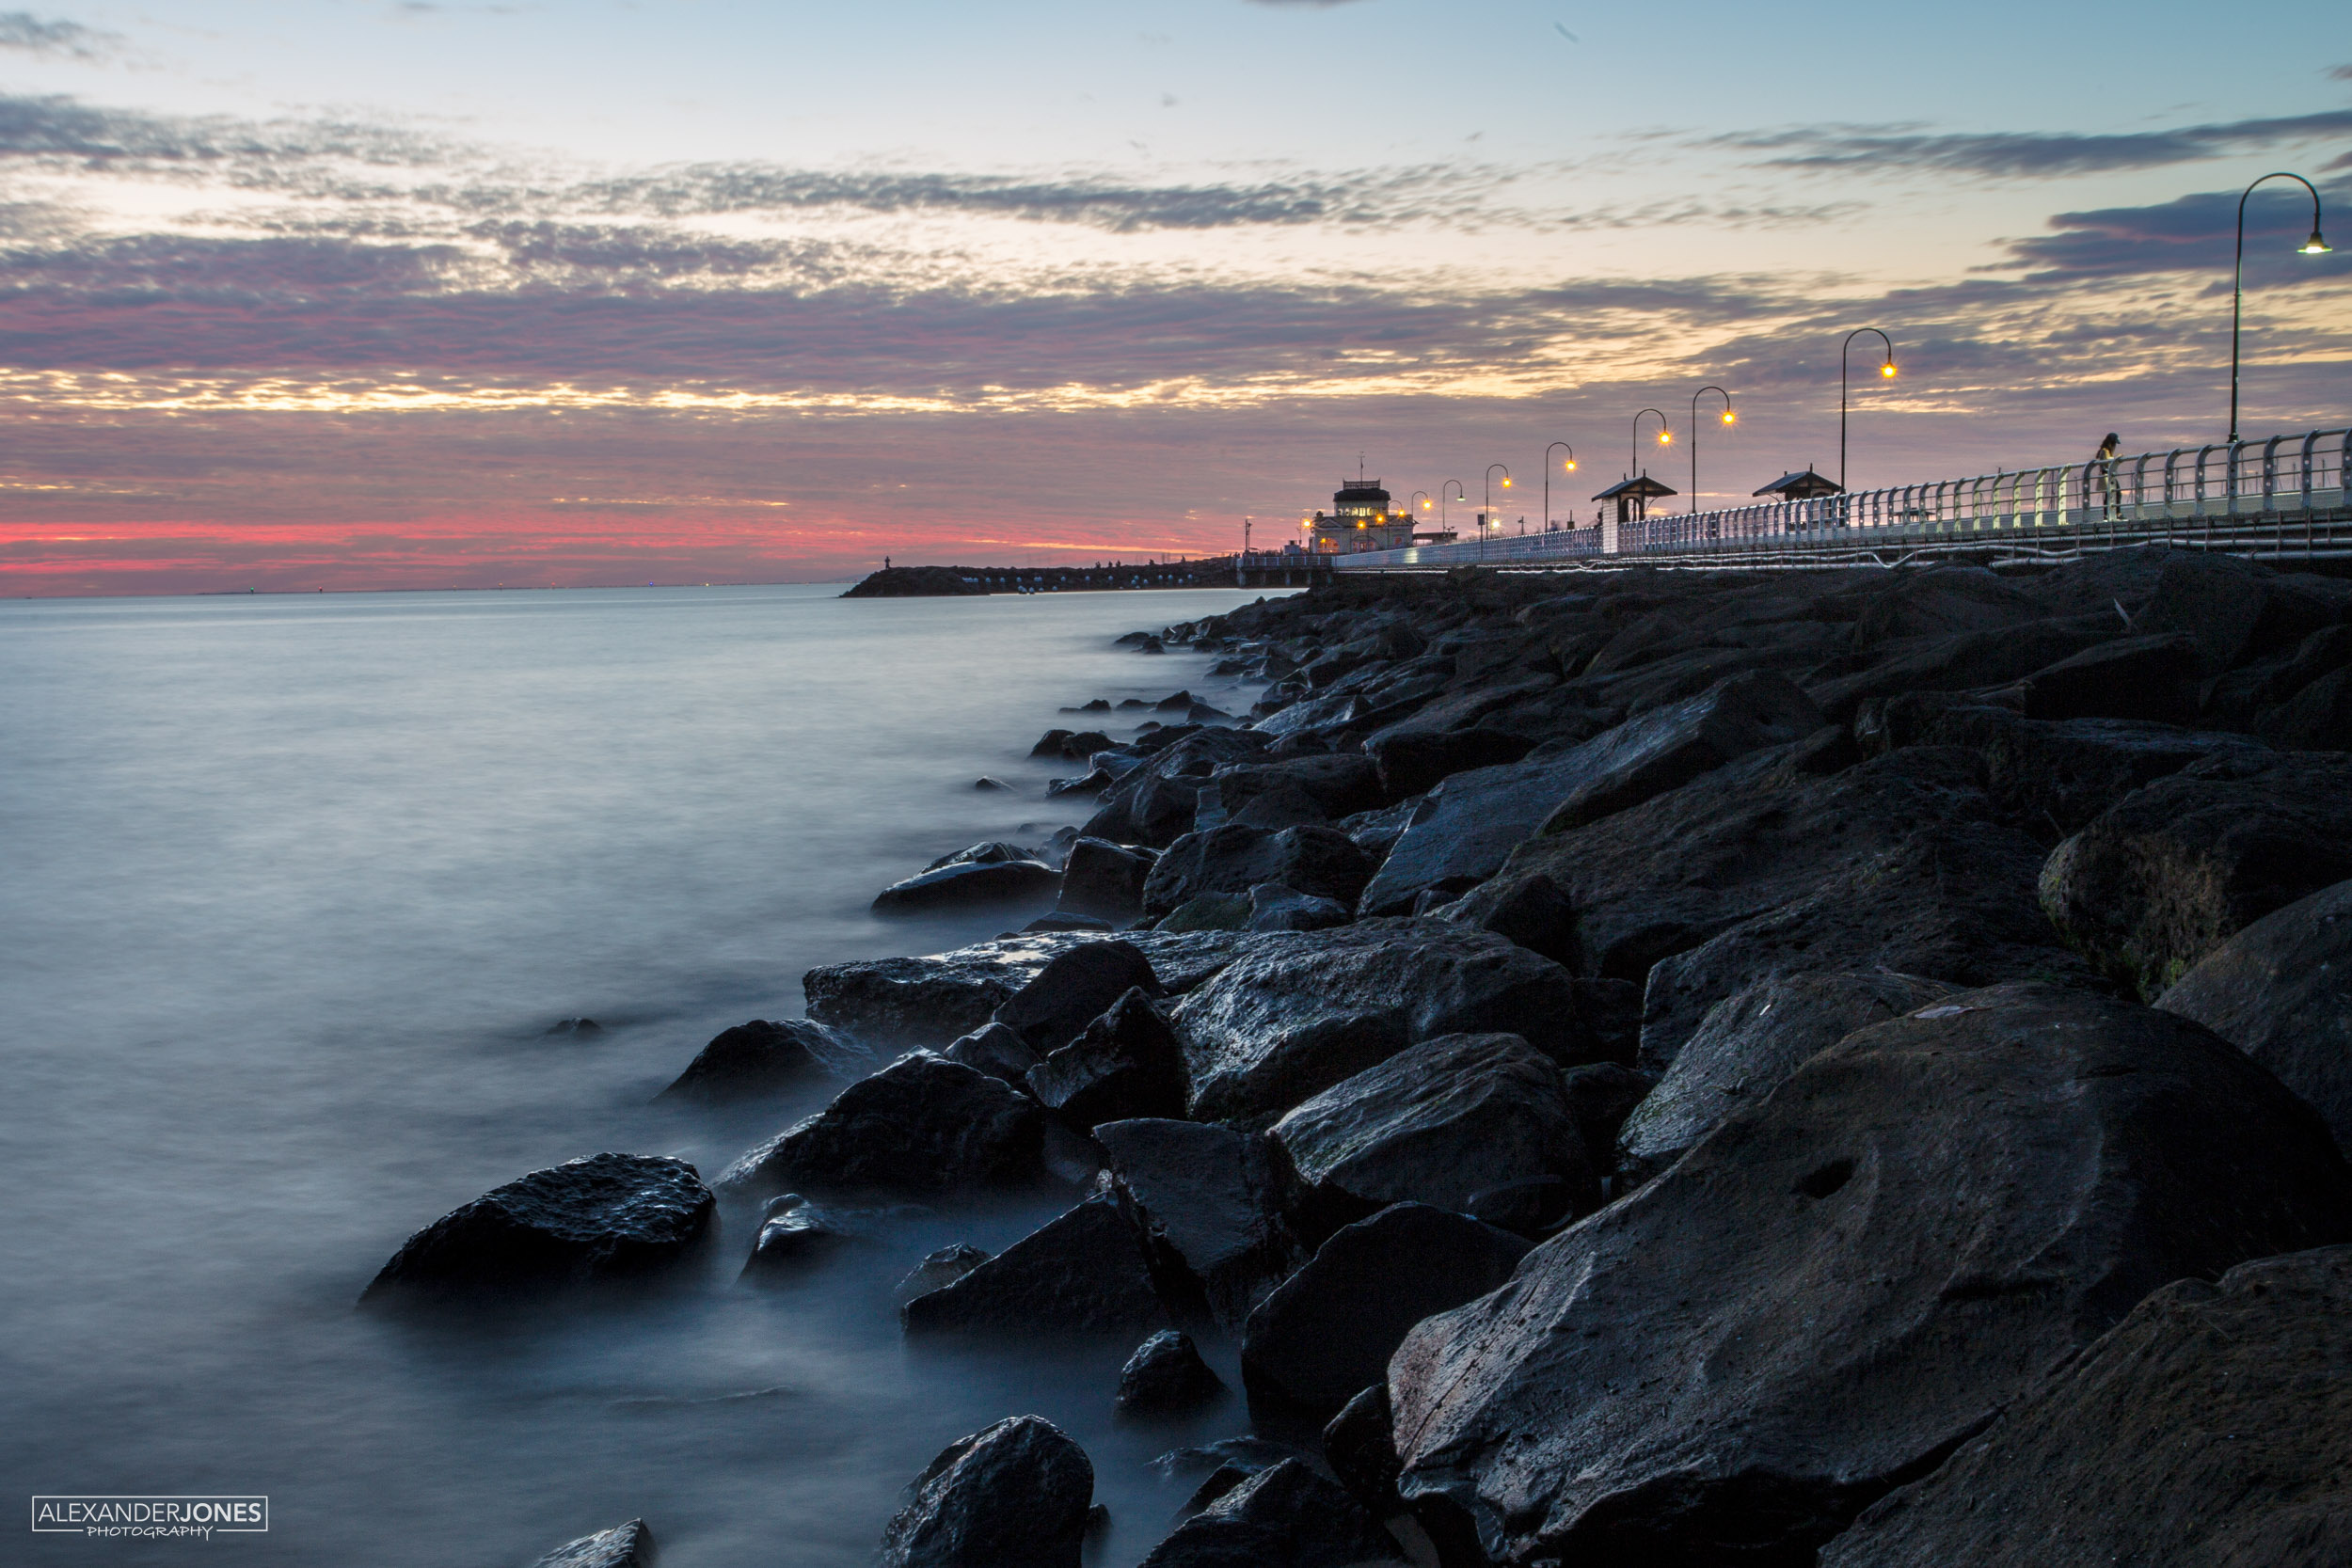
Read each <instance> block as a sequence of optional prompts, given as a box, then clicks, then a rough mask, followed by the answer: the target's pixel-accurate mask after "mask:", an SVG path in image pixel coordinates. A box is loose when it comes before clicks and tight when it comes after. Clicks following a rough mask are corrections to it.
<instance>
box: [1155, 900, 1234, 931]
mask: <svg viewBox="0 0 2352 1568" xmlns="http://www.w3.org/2000/svg"><path fill="white" fill-rule="evenodd" d="M1248 928H1249V897H1248V895H1247V894H1240V893H1204V894H1202V895H1200V896H1199V897H1198V898H1187V899H1185V900H1184V902H1183V903H1181V904H1179V905H1177V906H1176V907H1175V908H1174V909H1172V910H1170V911H1168V913H1166V914H1164V915H1162V916H1160V918H1159V921H1158V923H1157V924H1156V925H1155V926H1154V927H1152V929H1154V930H1156V931H1172V932H1176V933H1178V934H1180V935H1181V934H1182V933H1184V932H1186V931H1244V930H1248Z"/></svg>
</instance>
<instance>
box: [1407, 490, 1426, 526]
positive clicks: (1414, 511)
mask: <svg viewBox="0 0 2352 1568" xmlns="http://www.w3.org/2000/svg"><path fill="white" fill-rule="evenodd" d="M1415 501H1419V502H1421V504H1420V505H1419V506H1415V505H1414V504H1413V503H1414V502H1415ZM1405 510H1406V514H1407V515H1410V516H1411V517H1412V519H1413V520H1414V521H1415V522H1419V521H1420V520H1421V515H1422V513H1424V512H1426V511H1428V510H1429V492H1428V491H1426V490H1416V491H1414V492H1413V493H1412V494H1411V495H1409V496H1407V497H1406V498H1405Z"/></svg>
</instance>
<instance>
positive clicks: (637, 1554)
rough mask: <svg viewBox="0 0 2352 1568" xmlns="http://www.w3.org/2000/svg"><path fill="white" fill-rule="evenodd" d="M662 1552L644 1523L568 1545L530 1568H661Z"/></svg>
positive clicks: (600, 1532) (630, 1523)
mask: <svg viewBox="0 0 2352 1568" xmlns="http://www.w3.org/2000/svg"><path fill="white" fill-rule="evenodd" d="M660 1561H661V1552H660V1547H658V1546H656V1545H655V1544H654V1539H653V1529H652V1528H651V1527H650V1526H648V1525H647V1524H646V1523H645V1521H644V1520H643V1519H631V1520H630V1521H628V1523H627V1524H625V1525H615V1526H613V1527H612V1528H611V1529H600V1530H598V1531H596V1534H594V1535H583V1536H581V1537H580V1539H579V1540H577V1541H571V1542H566V1543H565V1544H563V1545H561V1546H558V1547H556V1548H555V1550H553V1551H551V1552H549V1553H548V1555H547V1556H545V1557H543V1558H541V1559H540V1560H538V1561H536V1562H534V1563H532V1565H531V1568H660Z"/></svg>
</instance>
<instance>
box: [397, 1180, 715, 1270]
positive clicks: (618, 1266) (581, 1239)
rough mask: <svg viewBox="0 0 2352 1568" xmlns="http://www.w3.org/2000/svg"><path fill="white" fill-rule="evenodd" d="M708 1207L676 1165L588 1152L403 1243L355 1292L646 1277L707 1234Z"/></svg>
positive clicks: (703, 1190)
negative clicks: (368, 1280) (363, 1288)
mask: <svg viewBox="0 0 2352 1568" xmlns="http://www.w3.org/2000/svg"><path fill="white" fill-rule="evenodd" d="M716 1208H717V1200H716V1199H715V1198H713V1197H712V1196H711V1193H710V1189H709V1188H707V1187H706V1186H704V1185H703V1184H702V1179H701V1177H700V1176H699V1175H698V1174H697V1173H696V1171H695V1169H694V1167H693V1166H691V1165H690V1164H687V1163H686V1162H685V1161H683V1160H668V1159H661V1158H659V1157H657V1156H654V1155H650V1154H591V1155H588V1156H586V1157H585V1158H583V1159H579V1160H570V1161H566V1162H565V1163H564V1164H560V1165H551V1166H549V1167H548V1168H547V1169H545V1170H534V1171H532V1173H531V1174H530V1175H528V1176H525V1177H521V1178H518V1179H516V1180H513V1181H509V1182H508V1183H506V1185H504V1186H503V1187H495V1188H493V1189H491V1190H490V1191H489V1192H486V1193H485V1194H483V1195H482V1196H480V1197H478V1198H475V1199H474V1200H473V1201H472V1202H471V1203H469V1204H467V1205H465V1206H464V1207H463V1208H459V1209H453V1210H452V1211H451V1212H448V1213H446V1214H444V1215H442V1216H441V1217H440V1218H439V1219H437V1220H435V1221H434V1222H433V1223H432V1224H431V1225H428V1226H426V1227H424V1228H423V1229H422V1230H420V1231H418V1232H417V1233H416V1234H415V1235H413V1236H411V1237H409V1238H408V1240H407V1241H406V1242H405V1243H403V1244H402V1246H401V1249H400V1250H399V1251H398V1252H396V1253H394V1254H392V1256H391V1259H390V1260H389V1262H387V1263H386V1264H385V1265H384V1267H383V1268H382V1269H381V1270H379V1271H378V1272H377V1274H376V1276H375V1278H374V1279H373V1281H371V1282H370V1283H369V1285H368V1288H367V1289H366V1290H365V1291H362V1292H361V1293H360V1296H359V1299H360V1300H361V1301H372V1300H379V1299H385V1298H389V1297H392V1296H396V1295H421V1296H430V1295H464V1294H474V1293H484V1294H487V1293H494V1292H501V1291H537V1290H548V1289H553V1288H559V1287H564V1286H573V1285H588V1284H597V1283H601V1282H604V1281H608V1280H615V1279H626V1278H629V1277H632V1276H638V1275H650V1274H654V1273H656V1272H659V1271H660V1270H663V1269H667V1268H670V1267H672V1266H674V1265H675V1264H676V1263H677V1262H679V1261H680V1260H681V1259H684V1258H685V1257H686V1256H687V1254H688V1253H689V1252H690V1251H691V1250H692V1248H693V1246H694V1244H695V1243H697V1242H699V1241H701V1240H702V1239H703V1237H704V1236H705V1235H706V1234H707V1232H708V1231H709V1229H710V1217H711V1214H712V1212H713V1211H714V1210H715V1209H716Z"/></svg>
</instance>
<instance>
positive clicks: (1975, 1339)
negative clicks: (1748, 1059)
mask: <svg viewBox="0 0 2352 1568" xmlns="http://www.w3.org/2000/svg"><path fill="white" fill-rule="evenodd" d="M2346 1237H2352V1171H2347V1170H2346V1168H2345V1166H2344V1160H2343V1157H2342V1156H2341V1155H2340V1154H2338V1153H2337V1151H2336V1149H2335V1148H2334V1146H2333V1145H2332V1144H2331V1143H2330V1142H2329V1141H2328V1138H2327V1135H2326V1130H2325V1128H2323V1127H2322V1126H2321V1125H2320V1123H2319V1120H2318V1118H2317V1117H2315V1116H2313V1115H2312V1112H2311V1110H2310V1108H2309V1107H2307V1106H2305V1105H2303V1104H2302V1103H2301V1102H2300V1101H2296V1099H2295V1098H2294V1097H2293V1096H2292V1095H2290V1094H2288V1093H2287V1092H2286V1091H2285V1090H2283V1089H2282V1088H2280V1086H2279V1085H2278V1083H2277V1081H2276V1080H2274V1079H2272V1078H2271V1077H2270V1076H2269V1074H2267V1073H2265V1072H2264V1071H2263V1070H2262V1069H2260V1068H2258V1067H2256V1066H2254V1065H2253V1064H2252V1063H2251V1062H2249V1061H2248V1060H2247V1059H2246V1058H2245V1057H2244V1056H2242V1055H2240V1054H2239V1053H2237V1052H2235V1051H2233V1050H2232V1049H2230V1048H2229V1047H2228V1046H2227V1045H2226V1044H2224V1043H2223V1042H2222V1041H2220V1040H2218V1039H2217V1038H2215V1037H2213V1036H2212V1035H2210V1034H2208V1033H2207V1032H2206V1031H2204V1030H2203V1029H2201V1028H2199V1027H2197V1026H2196V1025H2194V1024H2190V1023H2187V1022H2185V1021H2182V1020H2177V1019H2173V1018H2170V1017H2169V1016H2168V1015H2166V1014H2163V1013H2159V1012H2155V1011H2153V1010H2151V1009H2148V1008H2145V1007H2139V1006H2134V1005H2131V1004H2128V1003H2124V1002H2120V1001H2116V1000H2114V999H2112V998H2108V997H2102V996H2098V995H2093V994H2089V993H2085V992H2081V991H2075V990H2058V989H2056V988H2051V987H2046V986H2038V985H2010V986H2000V987H1994V988H1992V989H1990V990H1979V991H1973V992H1963V993H1961V994H1958V995H1955V996H1951V997H1947V998H1946V999H1945V1000H1943V1001H1941V1002H1939V1003H1936V1004H1934V1005H1933V1006H1930V1007H1927V1008H1925V1009H1923V1010H1922V1011H1920V1012H1918V1013H1916V1014H1914V1015H1912V1016H1909V1017H1905V1018H1899V1019H1894V1020H1890V1021H1888V1022H1884V1023H1880V1024H1876V1025H1873V1026H1872V1027H1870V1028H1867V1029H1864V1030H1862V1031H1860V1032H1858V1033H1856V1034H1852V1035H1850V1036H1848V1037H1846V1038H1845V1039H1844V1040H1842V1041H1840V1042H1839V1043H1838V1044H1836V1045H1835V1046H1833V1047H1831V1048H1830V1049H1829V1050H1827V1051H1824V1052H1822V1053H1820V1054H1818V1055H1816V1056H1814V1057H1813V1058H1812V1059H1811V1060H1810V1061H1808V1062H1806V1063H1805V1064H1804V1066H1803V1067H1801V1068H1799V1069H1797V1070H1796V1072H1795V1073H1794V1074H1792V1075H1791V1076H1790V1077H1789V1078H1788V1080H1786V1081H1785V1082H1784V1083H1783V1084H1782V1085H1780V1087H1779V1088H1778V1089H1776V1090H1775V1091H1774V1092H1773V1093H1772V1094H1771V1095H1769V1096H1767V1097H1766V1098H1765V1099H1764V1100H1763V1101H1762V1102H1761V1103H1760V1104H1758V1105H1756V1106H1754V1107H1752V1108H1749V1109H1746V1110H1742V1111H1740V1112H1738V1113H1736V1114H1735V1115H1734V1116H1733V1117H1731V1119H1730V1120H1728V1121H1726V1122H1725V1123H1724V1125H1723V1126H1722V1127H1720V1128H1718V1129H1717V1130H1716V1131H1715V1132H1713V1133H1712V1134H1710V1135H1709V1136H1708V1137H1707V1138H1706V1139H1705V1140H1703V1141H1702V1142H1701V1143H1700V1144H1699V1145H1698V1146H1697V1147H1695V1148H1692V1150H1691V1151H1690V1152H1689V1153H1688V1154H1686V1155H1685V1156H1683V1158H1682V1159H1681V1160H1680V1161H1679V1162H1678V1163H1677V1164H1675V1165H1674V1166H1673V1167H1672V1168H1671V1169H1669V1170H1668V1171H1666V1172H1665V1173H1664V1174H1663V1175H1661V1176H1660V1177H1659V1178H1658V1179H1657V1180H1653V1181H1652V1182H1650V1183H1649V1184H1648V1185H1647V1186H1645V1187H1644V1188H1642V1189H1640V1190H1639V1191H1637V1192H1635V1193H1634V1194H1632V1195H1631V1196H1629V1197H1628V1198H1627V1199H1625V1200H1624V1201H1623V1202H1620V1203H1617V1204H1614V1205H1613V1206H1611V1207H1610V1208H1607V1209H1604V1210H1602V1211H1601V1212H1599V1213H1597V1214H1595V1215H1593V1216H1592V1217H1591V1218H1589V1219H1586V1220H1584V1221H1583V1222H1581V1224H1579V1225H1577V1226H1575V1227H1572V1228H1570V1229H1568V1230H1566V1231H1564V1232H1562V1233H1561V1234H1560V1235H1559V1236H1557V1237H1555V1238H1553V1239H1552V1240H1551V1241H1549V1242H1547V1243H1544V1244H1543V1245H1542V1246H1541V1247H1540V1248H1539V1249H1537V1250H1536V1251H1535V1252H1534V1253H1533V1254H1531V1255H1530V1256H1529V1257H1528V1259H1527V1260H1526V1261H1525V1262H1524V1263H1523V1264H1522V1265H1521V1266H1520V1267H1519V1269H1518V1274H1517V1275H1516V1276H1515V1277H1514V1278H1513V1279H1512V1281H1511V1282H1510V1284H1509V1285H1507V1286H1506V1287H1504V1288H1503V1289H1502V1290H1501V1291H1496V1292H1495V1293H1494V1294H1492V1295H1490V1296H1488V1297H1486V1299H1484V1300H1481V1301H1478V1302H1474V1303H1472V1304H1471V1305H1470V1306H1468V1307H1463V1308H1462V1309H1460V1310H1458V1311H1451V1312H1447V1313H1444V1314H1443V1315H1440V1316H1437V1317H1433V1318H1430V1319H1428V1320H1426V1321H1424V1322H1423V1323H1421V1324H1420V1326H1419V1327H1417V1328H1416V1329H1414V1330H1413V1332H1412V1334H1411V1336H1410V1337H1409V1338H1407V1339H1406V1342H1405V1344H1404V1346H1403V1347H1402V1348H1401V1349H1400V1350H1399V1351H1398V1352H1397V1354H1396V1356H1395V1358H1394V1359H1393V1360H1392V1361H1391V1363H1390V1366H1389V1391H1390V1395H1391V1399H1392V1400H1393V1401H1394V1402H1395V1407H1396V1409H1395V1414H1396V1431H1397V1433H1398V1434H1399V1442H1398V1449H1399V1453H1400V1456H1401V1457H1402V1459H1403V1461H1404V1465H1405V1473H1404V1479H1403V1480H1402V1481H1401V1482H1400V1483H1399V1491H1400V1493H1401V1494H1402V1495H1403V1497H1405V1499H1406V1502H1407V1503H1408V1504H1410V1505H1411V1506H1412V1507H1413V1508H1414V1510H1415V1512H1416V1513H1419V1514H1421V1515H1422V1517H1423V1519H1424V1521H1425V1522H1431V1523H1432V1525H1433V1528H1432V1534H1433V1535H1440V1536H1442V1535H1444V1534H1446V1533H1448V1532H1454V1533H1456V1534H1458V1533H1462V1532H1468V1533H1470V1534H1472V1535H1474V1536H1475V1538H1476V1539H1477V1541H1478V1543H1479V1544H1480V1546H1481V1548H1482V1549H1483V1550H1484V1551H1485V1552H1486V1554H1487V1555H1488V1556H1490V1557H1491V1558H1494V1559H1495V1560H1501V1561H1507V1562H1513V1563H1525V1562H1529V1561H1532V1560H1544V1559H1553V1560H1579V1561H1599V1562H1636V1561H1666V1562H1674V1561H1682V1562H1708V1561H1719V1560H1731V1559H1740V1560H1753V1561H1758V1562H1767V1561H1773V1562H1798V1561H1804V1560H1807V1558H1808V1557H1809V1554H1810V1553H1811V1551H1812V1550H1813V1549H1814V1548H1816V1547H1818V1546H1819V1545H1820V1544H1821V1543H1822V1542H1824V1541H1827V1540H1828V1539H1829V1538H1830V1537H1832V1536H1833V1535H1835V1534H1836V1532H1837V1531H1838V1530H1840V1529H1842V1528H1844V1527H1845V1526H1846V1524H1847V1523H1848V1522H1850V1521H1851V1518H1852V1517H1853V1515H1854V1514H1855V1513H1857V1512H1859V1510H1861V1509H1862V1508H1863V1507H1864V1506H1866V1505H1867V1504H1868V1503H1870V1502H1871V1501H1873V1500H1875V1498H1876V1497H1878V1496H1879V1495H1881V1494H1882V1493H1883V1492H1885V1491H1886V1490H1888V1489H1890V1488H1891V1487H1893V1486H1894V1485H1896V1484H1898V1483H1899V1482H1901V1481H1905V1480H1908V1479H1910V1478H1911V1477H1913V1476H1915V1475H1918V1474H1920V1473H1921V1472H1922V1471H1923V1470H1925V1469H1926V1468H1928V1467H1930V1466H1931V1465H1934V1464H1935V1463H1936V1462H1937V1461H1938V1460H1939V1459H1940V1458H1941V1457H1942V1456H1943V1455H1944V1454H1946V1453H1947V1452H1948V1451H1949V1450H1950V1449H1952V1448H1953V1447H1954V1446H1955V1445H1957V1444H1959V1443H1961V1442H1963V1441H1964V1440H1965V1439H1966V1438H1968V1437H1969V1436H1970V1435H1972V1434H1974V1433H1978V1432H1980V1431H1982V1430H1983V1429H1984V1427H1985V1426H1986V1425H1987V1424H1988V1423H1990V1422H1991V1421H1992V1420H1993V1419H1994V1418H1995V1417H1996V1416H1997V1415H1998V1414H1999V1412H2000V1411H2001V1410H2002V1409H2003V1408H2004V1407H2006V1406H2008V1405H2010V1404H2011V1403H2012V1402H2015V1401H2017V1400H2019V1399H2021V1398H2023V1397H2025V1396H2026V1395H2027V1394H2029V1393H2030V1392H2031V1391H2032V1390H2033V1388H2034V1387H2035V1386H2036V1385H2037V1384H2038V1383H2039V1382H2040V1380H2041V1379H2042V1376H2043V1375H2044V1374H2045V1373H2046V1371H2047V1370H2048V1369H2049V1368H2050V1367H2052V1366H2053V1365H2055V1364H2057V1363H2058V1362H2060V1361H2061V1360H2063V1359H2064V1358H2065V1357H2066V1356H2068V1355H2069V1354H2073V1353H2074V1352H2076V1351H2079V1350H2081V1349H2082V1348H2083V1347H2085V1346H2086V1345H2088V1344H2089V1343H2090V1341H2091V1340H2092V1339H2093V1338H2096V1337H2097V1336H2098V1335H2099V1334H2100V1333H2102V1332H2103V1331H2105V1330H2106V1328H2107V1327H2109V1326H2111V1325H2112V1324H2113V1323H2116V1322H2117V1321H2119V1320H2120V1319H2121V1318H2122V1316H2123V1315H2124V1314H2125V1313H2126V1312H2128V1311H2129V1310H2130V1309H2131V1307H2133V1305H2134V1304H2135V1303H2136V1302H2137V1301H2138V1300H2139V1299H2140V1298H2141V1297H2142V1296H2144V1295H2145V1294H2147V1292H2149V1291H2153V1290H2155V1289H2156V1288H2158V1287H2159V1286H2161V1285H2163V1284H2165V1283H2167V1282H2168V1281H2170V1280H2173V1279H2178V1278H2182V1277H2184V1276H2192V1275H2194V1276H2206V1277H2210V1276H2212V1275H2217V1274H2218V1273H2219V1272H2220V1271H2222V1270H2223V1269H2226V1268H2229V1267H2231V1266H2232V1265H2233V1264H2236V1263H2239V1262H2243V1261H2245V1260H2246V1259H2249V1258H2252V1257H2260V1256H2265V1255H2267V1254H2270V1253H2274V1252H2279V1251H2286V1250H2296V1249H2300V1248H2304V1247H2310V1246H2315V1245H2324V1244H2328V1243H2334V1242H2337V1241H2340V1240H2343V1239H2345V1238H2346ZM1742 1554H1744V1556H1742ZM1963 1560H1964V1559H1963Z"/></svg>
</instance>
